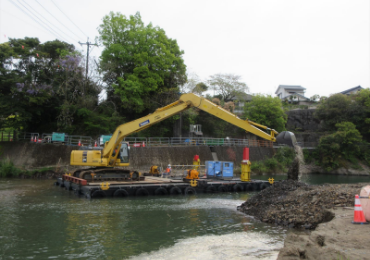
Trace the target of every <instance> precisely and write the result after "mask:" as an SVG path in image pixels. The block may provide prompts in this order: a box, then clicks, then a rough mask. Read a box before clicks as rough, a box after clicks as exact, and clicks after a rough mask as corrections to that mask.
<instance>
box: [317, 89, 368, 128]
mask: <svg viewBox="0 0 370 260" xmlns="http://www.w3.org/2000/svg"><path fill="white" fill-rule="evenodd" d="M360 113H361V109H359V107H358V104H357V103H356V102H354V101H353V97H351V96H347V95H343V94H335V95H332V96H330V97H329V98H327V99H324V100H322V102H321V103H320V104H319V105H318V107H317V109H316V111H315V116H316V117H317V118H318V119H320V120H323V122H324V125H325V128H326V129H327V130H331V131H335V129H336V128H335V125H336V124H337V123H340V122H344V121H348V122H356V121H357V120H361V118H362V115H361V114H360Z"/></svg>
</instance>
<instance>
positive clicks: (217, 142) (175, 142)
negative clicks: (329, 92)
mask: <svg viewBox="0 0 370 260" xmlns="http://www.w3.org/2000/svg"><path fill="white" fill-rule="evenodd" d="M14 133H15V135H16V136H13V135H14ZM0 140H1V141H15V140H18V141H27V142H34V143H52V134H50V133H43V134H42V135H40V134H39V133H30V132H5V131H4V132H0ZM124 141H125V142H127V143H128V144H129V145H130V147H156V146H197V145H207V146H248V147H282V146H284V145H278V144H276V143H273V142H271V141H267V140H252V139H238V138H211V137H148V138H147V137H125V138H124ZM99 143H100V142H99V140H98V139H96V140H95V139H93V138H92V137H90V136H81V135H68V134H66V135H65V142H63V144H65V145H73V146H88V147H96V148H97V147H99V148H100V149H101V147H102V146H100V145H99ZM298 145H299V146H300V147H302V148H316V147H317V145H318V143H317V142H298Z"/></svg>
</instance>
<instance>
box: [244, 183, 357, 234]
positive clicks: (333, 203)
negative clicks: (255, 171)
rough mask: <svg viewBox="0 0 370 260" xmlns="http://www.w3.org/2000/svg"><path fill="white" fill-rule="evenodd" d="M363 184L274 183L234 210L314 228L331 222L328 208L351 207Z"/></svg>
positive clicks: (286, 223) (270, 219) (260, 217)
mask: <svg viewBox="0 0 370 260" xmlns="http://www.w3.org/2000/svg"><path fill="white" fill-rule="evenodd" d="M363 186H364V185H363V184H330V185H307V184H305V183H302V182H298V181H293V180H286V181H279V182H275V183H274V184H273V185H272V186H271V187H269V188H267V189H264V190H262V191H261V192H259V193H258V194H256V195H255V196H253V197H252V198H250V199H248V200H247V201H246V202H244V203H243V204H242V205H241V206H240V207H238V210H240V211H241V212H244V213H245V214H247V215H251V216H254V217H255V218H257V219H259V220H261V221H263V222H267V223H275V224H278V225H283V226H288V227H293V228H305V229H314V228H315V227H316V226H317V225H318V224H319V223H322V222H327V221H330V220H331V219H333V217H334V215H333V213H331V212H330V211H329V210H328V209H333V208H335V207H353V206H354V201H355V195H356V194H359V193H360V191H361V188H362V187H363Z"/></svg>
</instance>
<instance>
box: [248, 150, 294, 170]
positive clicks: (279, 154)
mask: <svg viewBox="0 0 370 260" xmlns="http://www.w3.org/2000/svg"><path fill="white" fill-rule="evenodd" d="M294 157H295V151H294V149H292V148H290V147H283V148H279V149H278V150H277V151H276V153H275V155H274V156H273V157H272V158H267V159H265V160H263V161H259V162H252V165H251V170H252V172H253V173H257V174H262V173H274V172H279V171H287V168H288V167H289V166H290V165H291V164H292V162H293V160H294Z"/></svg>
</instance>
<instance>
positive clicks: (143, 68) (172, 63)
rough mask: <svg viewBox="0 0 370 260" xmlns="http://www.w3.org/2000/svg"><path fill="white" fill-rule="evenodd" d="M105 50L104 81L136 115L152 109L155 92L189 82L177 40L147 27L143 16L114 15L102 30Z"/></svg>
mask: <svg viewBox="0 0 370 260" xmlns="http://www.w3.org/2000/svg"><path fill="white" fill-rule="evenodd" d="M98 30H99V33H100V41H101V43H102V44H103V45H104V47H105V49H104V50H103V52H102V55H101V64H100V65H101V69H102V71H103V72H104V73H105V75H104V81H105V82H106V83H107V85H108V86H110V87H111V89H110V92H108V94H111V95H112V94H113V93H114V94H116V95H118V97H119V98H120V100H121V102H122V106H123V107H125V108H130V109H132V110H133V111H135V112H142V111H144V110H145V109H146V108H148V104H147V102H146V98H149V97H151V95H153V94H154V93H156V92H157V93H161V92H163V93H167V92H169V91H170V92H171V91H172V92H174V91H176V92H177V91H178V87H179V86H180V85H183V84H184V83H185V82H186V74H185V72H186V66H185V64H184V60H183V58H182V55H183V53H184V52H183V51H182V50H180V48H179V46H178V44H177V42H176V40H173V39H171V38H169V37H167V35H166V33H165V31H164V30H163V29H161V28H159V27H154V26H153V25H152V24H151V23H150V24H148V25H146V26H145V25H144V23H143V21H142V20H141V16H140V13H136V14H135V15H131V16H130V17H129V18H126V16H124V15H122V14H121V13H114V12H111V13H110V14H109V15H106V16H105V17H104V18H103V23H102V24H101V25H100V26H99V28H98Z"/></svg>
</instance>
